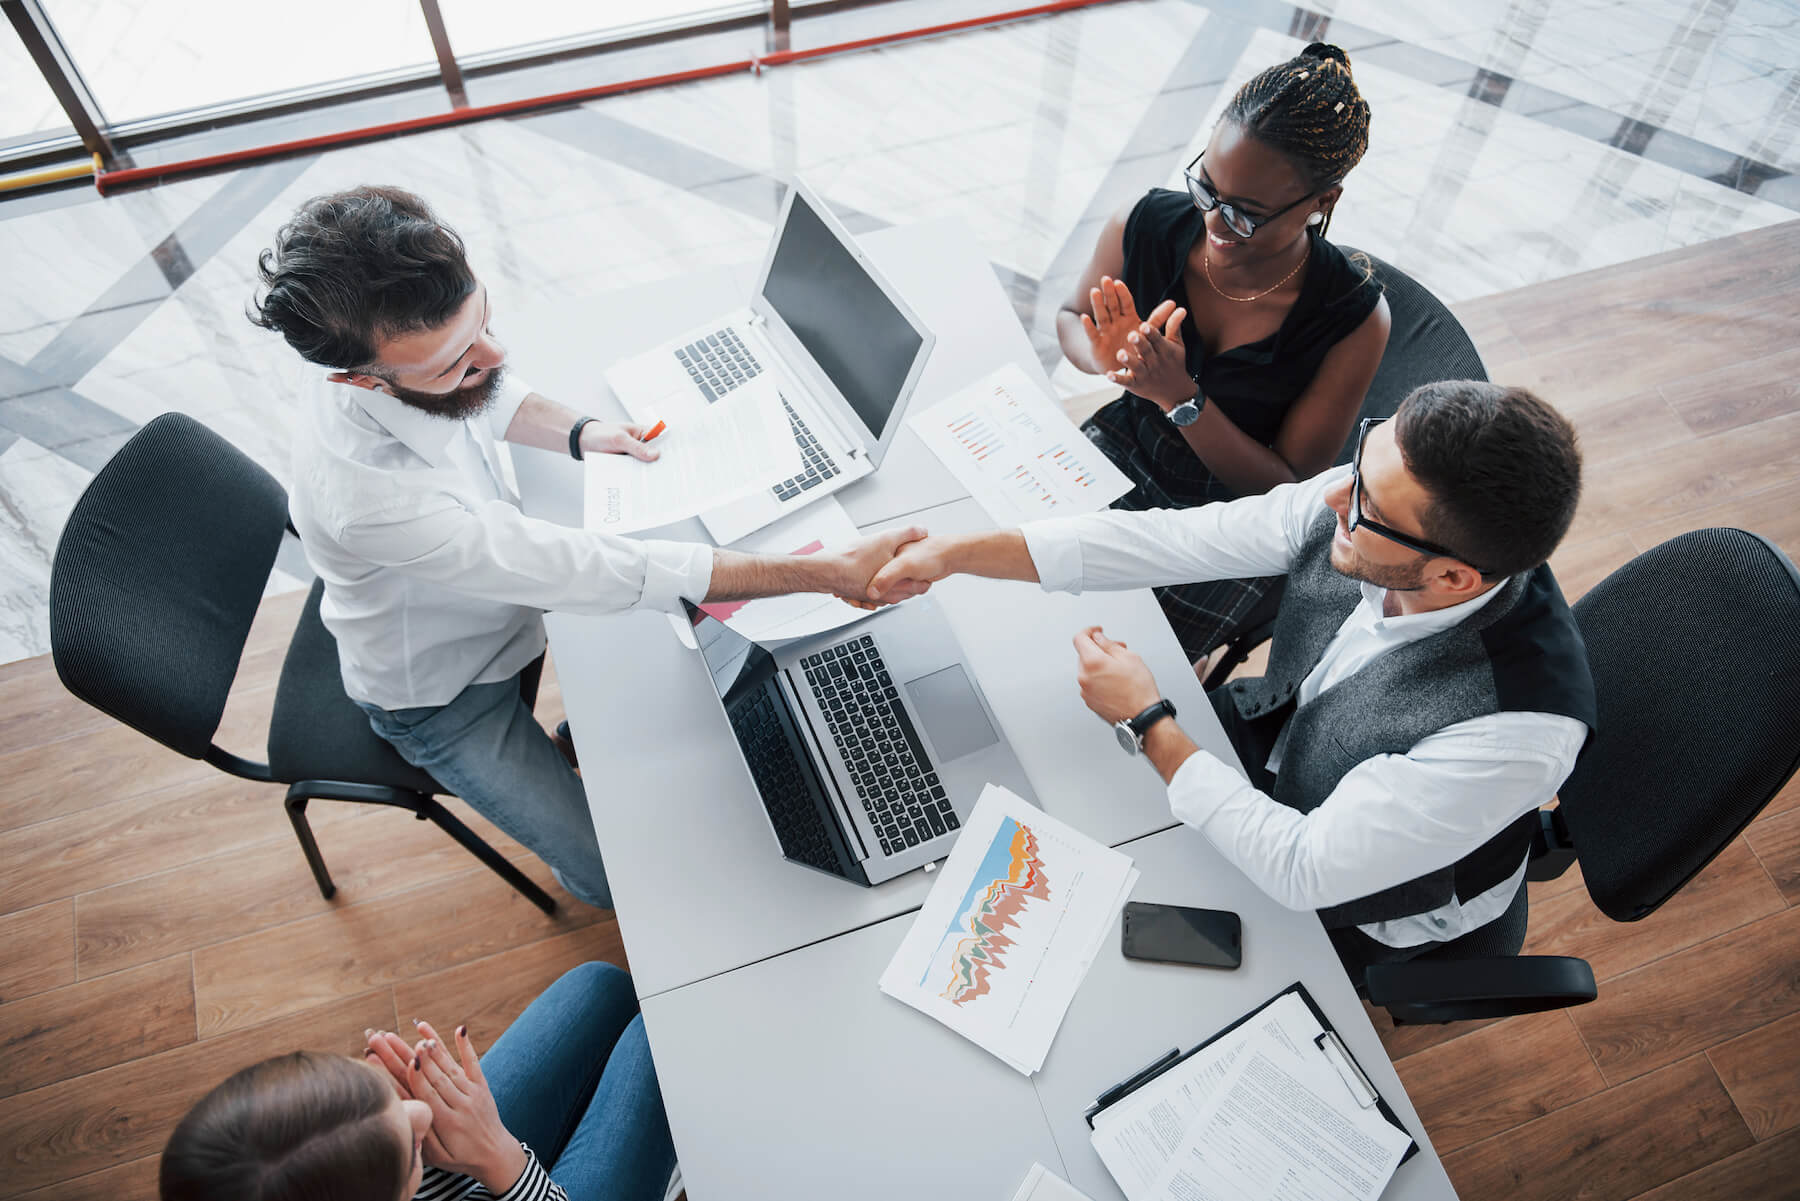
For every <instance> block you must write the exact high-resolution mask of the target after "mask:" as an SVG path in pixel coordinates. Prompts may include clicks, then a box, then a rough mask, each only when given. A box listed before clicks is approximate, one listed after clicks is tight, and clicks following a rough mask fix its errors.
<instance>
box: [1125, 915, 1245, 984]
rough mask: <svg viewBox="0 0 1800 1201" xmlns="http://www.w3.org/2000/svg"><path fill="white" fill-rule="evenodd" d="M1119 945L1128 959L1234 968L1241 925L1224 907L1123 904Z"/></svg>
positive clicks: (1239, 953)
mask: <svg viewBox="0 0 1800 1201" xmlns="http://www.w3.org/2000/svg"><path fill="white" fill-rule="evenodd" d="M1123 926H1124V940H1123V946H1122V949H1123V951H1124V952H1125V955H1126V957H1127V958H1129V959H1148V960H1151V961H1153V962H1156V963H1191V964H1194V965H1196V966H1198V967H1224V968H1234V967H1237V966H1238V965H1239V964H1240V963H1242V962H1243V958H1244V947H1243V926H1242V923H1240V922H1239V921H1238V915H1237V914H1235V913H1227V912H1226V911H1224V910H1223V909H1189V908H1186V907H1185V906H1181V905H1149V904H1145V903H1143V902H1141V901H1132V902H1130V903H1128V904H1127V905H1126V906H1125V916H1124V918H1123Z"/></svg>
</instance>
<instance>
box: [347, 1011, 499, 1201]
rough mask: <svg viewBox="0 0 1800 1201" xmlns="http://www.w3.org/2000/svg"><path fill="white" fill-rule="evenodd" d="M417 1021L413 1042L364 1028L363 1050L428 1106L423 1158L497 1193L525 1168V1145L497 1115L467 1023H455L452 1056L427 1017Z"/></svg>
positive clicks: (406, 1096) (407, 1096) (404, 1092)
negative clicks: (463, 1024)
mask: <svg viewBox="0 0 1800 1201" xmlns="http://www.w3.org/2000/svg"><path fill="white" fill-rule="evenodd" d="M415 1025H416V1026H417V1027H418V1032H419V1034H420V1035H421V1037H420V1038H419V1040H418V1042H417V1043H415V1044H413V1045H412V1046H408V1045H407V1043H406V1040H405V1039H403V1038H401V1037H400V1036H399V1035H398V1034H395V1033H393V1032H392V1031H387V1030H365V1031H364V1032H363V1034H364V1037H365V1038H366V1040H367V1043H368V1046H367V1049H366V1050H365V1051H364V1052H363V1056H364V1058H366V1059H368V1060H369V1062H371V1063H373V1064H376V1065H378V1066H380V1067H381V1068H383V1069H385V1070H386V1071H387V1073H388V1076H389V1077H390V1078H391V1079H392V1080H393V1082H394V1088H395V1091H396V1092H398V1093H399V1094H400V1096H401V1098H402V1099H403V1100H412V1101H423V1102H424V1103H425V1104H426V1105H428V1106H430V1107H431V1130H430V1132H429V1133H427V1134H426V1136H425V1140H424V1143H423V1144H422V1150H423V1153H424V1157H425V1162H426V1163H427V1164H429V1165H431V1166H432V1167H435V1168H444V1169H446V1170H448V1171H452V1172H458V1173H461V1174H462V1175H464V1176H472V1177H474V1178H475V1179H476V1180H479V1181H480V1182H481V1183H482V1184H484V1185H486V1186H487V1189H488V1191H489V1192H490V1193H493V1194H494V1195H495V1196H499V1195H501V1194H502V1193H504V1192H506V1190H507V1189H509V1188H511V1187H512V1186H513V1185H514V1184H515V1183H517V1181H518V1179H519V1176H520V1175H521V1174H522V1173H523V1172H524V1171H525V1164H526V1159H525V1151H524V1149H523V1148H522V1147H520V1146H519V1141H518V1140H517V1139H515V1138H514V1137H513V1136H512V1135H511V1134H510V1133H508V1132H507V1129H506V1126H505V1124H504V1123H503V1122H502V1121H501V1120H500V1110H499V1107H498V1106H497V1105H496V1104H495V1103H494V1094H493V1092H492V1091H490V1090H489V1088H488V1084H487V1078H486V1077H485V1076H483V1075H482V1074H481V1059H480V1057H479V1056H478V1055H476V1053H475V1044H474V1042H472V1041H471V1040H470V1038H469V1028H468V1027H467V1026H458V1027H457V1028H456V1055H455V1056H454V1057H453V1056H452V1055H451V1054H450V1052H449V1050H448V1049H447V1048H446V1047H445V1046H444V1043H443V1040H442V1039H440V1038H439V1037H438V1033H437V1031H436V1030H434V1029H433V1028H432V1027H431V1024H430V1023H428V1022H417V1023H415ZM459 1060H460V1062H459Z"/></svg>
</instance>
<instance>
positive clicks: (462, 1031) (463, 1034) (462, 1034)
mask: <svg viewBox="0 0 1800 1201" xmlns="http://www.w3.org/2000/svg"><path fill="white" fill-rule="evenodd" d="M456 1037H458V1038H467V1037H469V1028H468V1027H467V1026H466V1025H465V1026H458V1027H457V1028H456Z"/></svg>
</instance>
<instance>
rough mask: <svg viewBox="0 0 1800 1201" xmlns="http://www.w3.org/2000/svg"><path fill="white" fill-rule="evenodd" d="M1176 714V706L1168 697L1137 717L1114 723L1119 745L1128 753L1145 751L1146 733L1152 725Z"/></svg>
mask: <svg viewBox="0 0 1800 1201" xmlns="http://www.w3.org/2000/svg"><path fill="white" fill-rule="evenodd" d="M1174 716H1175V706H1174V705H1172V704H1170V703H1169V701H1168V699H1167V698H1164V699H1163V700H1159V701H1157V702H1156V703H1155V704H1154V705H1151V706H1150V707H1149V708H1148V709H1146V710H1144V711H1143V712H1142V713H1140V714H1138V715H1137V716H1136V717H1128V718H1126V719H1125V720H1124V721H1120V722H1114V723H1113V733H1114V734H1116V735H1117V736H1118V739H1119V745H1120V746H1121V747H1123V748H1124V750H1125V753H1126V754H1127V755H1141V754H1143V753H1144V735H1146V734H1148V733H1149V732H1150V727H1151V726H1153V725H1155V724H1156V723H1157V722H1159V721H1161V720H1162V719H1163V718H1165V717H1174Z"/></svg>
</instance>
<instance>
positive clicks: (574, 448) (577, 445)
mask: <svg viewBox="0 0 1800 1201" xmlns="http://www.w3.org/2000/svg"><path fill="white" fill-rule="evenodd" d="M598 420H599V418H597V417H583V418H581V419H580V420H579V421H577V422H576V423H575V424H574V425H573V426H572V427H570V429H569V457H570V458H571V459H580V458H581V428H582V426H584V425H586V424H587V423H588V422H590V421H598Z"/></svg>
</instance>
